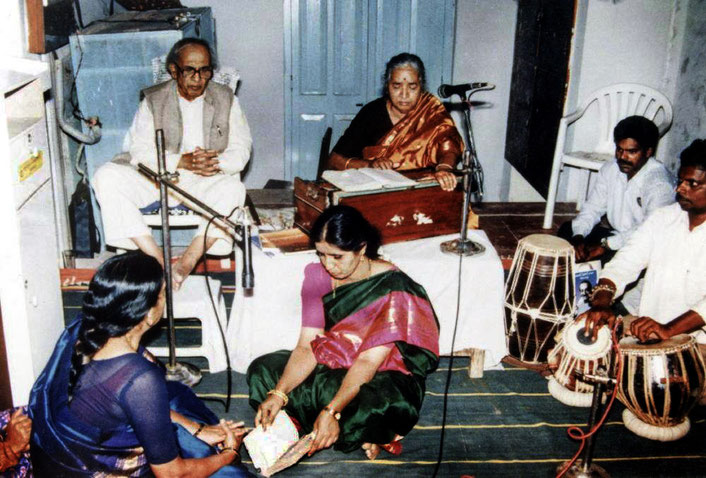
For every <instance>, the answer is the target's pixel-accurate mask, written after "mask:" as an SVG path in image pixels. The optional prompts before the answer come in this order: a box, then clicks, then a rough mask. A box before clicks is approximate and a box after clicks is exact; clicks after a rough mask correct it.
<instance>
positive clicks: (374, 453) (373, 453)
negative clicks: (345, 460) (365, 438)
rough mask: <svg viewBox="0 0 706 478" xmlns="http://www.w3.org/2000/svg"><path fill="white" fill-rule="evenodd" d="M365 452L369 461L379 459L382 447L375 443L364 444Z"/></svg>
mask: <svg viewBox="0 0 706 478" xmlns="http://www.w3.org/2000/svg"><path fill="white" fill-rule="evenodd" d="M362 448H363V451H365V456H367V457H368V460H374V459H375V458H377V457H378V455H379V454H380V450H382V448H380V445H376V444H375V443H363V446H362Z"/></svg>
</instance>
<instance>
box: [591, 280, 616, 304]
mask: <svg viewBox="0 0 706 478" xmlns="http://www.w3.org/2000/svg"><path fill="white" fill-rule="evenodd" d="M602 290H604V291H606V292H610V294H611V297H610V304H611V305H613V303H614V302H615V292H616V290H615V288H614V287H612V286H609V285H608V284H598V285H597V286H595V287H594V288H593V292H591V304H593V301H594V300H596V294H598V293H599V292H600V291H602Z"/></svg>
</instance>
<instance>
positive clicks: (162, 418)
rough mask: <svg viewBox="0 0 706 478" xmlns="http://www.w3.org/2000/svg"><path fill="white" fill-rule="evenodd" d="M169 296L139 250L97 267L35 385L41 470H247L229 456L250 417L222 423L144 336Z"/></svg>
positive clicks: (192, 473)
mask: <svg viewBox="0 0 706 478" xmlns="http://www.w3.org/2000/svg"><path fill="white" fill-rule="evenodd" d="M164 302H165V292H164V275H163V271H162V267H161V266H160V264H159V263H158V262H157V260H156V259H154V258H152V257H150V256H147V255H145V254H143V253H141V252H131V253H128V254H123V255H119V256H115V257H113V258H111V259H109V260H107V261H106V262H105V263H103V265H101V266H100V267H99V268H98V270H97V271H96V274H95V276H94V278H93V279H92V280H91V283H90V285H89V288H88V292H87V293H86V295H85V297H84V302H83V309H82V314H81V317H79V318H78V319H77V320H76V321H74V322H73V323H72V324H71V325H69V326H68V327H67V328H66V330H65V331H64V333H63V334H62V336H61V338H60V339H59V342H58V343H57V345H56V348H55V349H54V353H53V354H52V356H51V358H50V359H49V363H48V364H47V366H46V368H45V369H44V371H43V372H42V374H41V375H40V376H39V378H38V379H37V382H36V383H35V384H34V387H33V389H32V393H31V396H30V405H29V407H30V415H31V417H32V419H33V421H34V426H33V429H32V439H31V453H32V462H33V466H34V473H35V476H40V477H41V476H51V477H61V476H71V477H74V476H108V475H109V476H157V477H158V478H161V477H186V476H189V477H197V476H198V477H205V476H228V477H232V476H238V477H239V476H249V474H248V473H247V471H245V469H243V468H242V467H241V466H239V465H238V466H233V465H231V463H233V462H236V461H238V460H239V455H238V447H239V446H240V443H241V441H242V436H243V434H244V428H243V427H242V423H233V422H231V421H224V420H221V421H220V422H219V421H218V418H217V417H216V416H215V415H214V414H213V413H212V412H211V411H210V410H208V408H206V407H205V406H204V405H203V403H202V402H201V401H200V400H199V399H198V398H197V397H196V395H195V394H194V393H193V392H192V391H191V390H190V389H189V388H187V387H185V386H183V385H181V384H179V383H174V382H167V381H166V380H165V378H164V371H163V369H162V368H160V366H159V365H158V364H157V363H155V361H154V359H153V358H152V357H151V355H149V353H147V352H146V351H145V350H144V348H142V347H141V346H140V345H139V343H140V339H141V338H142V336H143V334H144V333H145V332H147V331H148V330H149V329H150V328H151V327H152V326H154V325H155V324H156V323H157V322H159V320H160V319H161V317H162V311H163V309H164ZM217 446H218V447H220V452H219V453H217V448H216V447H217Z"/></svg>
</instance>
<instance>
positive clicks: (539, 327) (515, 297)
mask: <svg viewBox="0 0 706 478" xmlns="http://www.w3.org/2000/svg"><path fill="white" fill-rule="evenodd" d="M573 277H574V250H573V248H572V247H571V244H569V243H568V242H567V241H565V240H563V239H560V238H558V237H555V236H550V235H548V234H532V235H530V236H527V237H525V238H523V239H521V240H520V242H519V243H518V244H517V250H516V251H515V257H514V258H513V261H512V267H511V268H510V274H509V276H508V280H507V284H505V336H506V339H507V347H508V352H509V353H510V355H512V356H513V357H515V358H517V359H519V360H521V361H523V362H527V363H533V364H538V363H543V362H546V361H547V352H548V351H549V350H550V349H551V348H553V347H554V344H555V341H554V336H555V335H556V333H557V331H558V330H559V328H560V327H561V326H562V325H563V324H564V323H565V322H566V321H567V320H569V319H570V318H571V317H572V315H573V311H574V283H573Z"/></svg>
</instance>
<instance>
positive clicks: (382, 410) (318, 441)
mask: <svg viewBox="0 0 706 478" xmlns="http://www.w3.org/2000/svg"><path fill="white" fill-rule="evenodd" d="M311 240H312V242H313V243H314V246H315V247H316V252H317V254H318V256H319V259H320V263H315V264H309V265H308V266H307V267H306V269H305V272H304V282H303V285H302V328H301V333H300V336H299V341H298V343H297V346H296V348H295V349H294V351H292V352H289V351H278V352H274V353H271V354H267V355H265V356H262V357H259V358H258V359H256V360H255V361H254V362H253V363H252V364H251V365H250V367H249V369H248V375H247V378H248V384H249V387H250V404H251V405H252V406H253V408H255V409H256V410H257V415H256V417H255V424H256V425H259V424H262V425H263V427H265V428H266V427H267V426H269V425H270V424H271V423H272V421H273V420H274V417H275V415H277V413H278V412H279V411H280V409H282V408H284V409H285V410H286V411H287V413H288V414H289V415H290V416H291V417H292V418H294V419H295V420H296V421H297V422H298V423H299V425H300V426H301V428H302V430H303V432H305V433H309V432H310V431H312V430H313V431H314V432H316V438H315V439H314V442H313V445H312V448H311V451H310V454H311V453H314V452H315V451H318V450H321V449H323V448H328V447H330V446H331V445H333V446H334V448H335V449H337V450H341V451H344V452H350V451H353V450H355V449H357V448H361V447H362V448H363V449H364V450H365V453H366V455H367V456H368V458H370V459H375V457H377V455H378V454H379V452H380V450H381V448H382V449H385V450H388V451H390V452H392V453H399V452H401V444H400V442H399V439H400V438H401V437H403V436H404V435H406V434H407V433H408V432H409V431H410V430H411V429H412V428H413V427H414V425H415V424H416V423H417V420H418V419H419V410H420V408H421V406H422V400H423V398H424V391H425V380H426V376H427V375H428V374H429V373H431V372H433V371H434V370H435V369H436V367H437V364H438V360H439V359H438V355H439V325H438V321H437V319H436V316H435V314H434V310H433V309H432V306H431V303H430V302H429V299H428V297H427V295H426V292H425V291H424V289H423V288H422V287H421V286H420V285H419V284H417V283H415V282H414V281H413V280H412V279H410V278H409V277H408V276H407V275H406V274H404V273H403V272H402V271H400V270H399V269H397V267H395V265H394V264H391V263H390V262H387V261H385V260H383V259H381V258H380V257H379V256H378V247H379V245H380V236H379V234H378V232H377V231H376V230H375V229H374V228H373V227H372V226H371V225H370V224H369V223H368V222H367V221H366V220H365V218H363V216H362V215H361V214H360V212H358V211H357V210H355V209H353V208H351V207H348V206H334V207H331V208H329V209H327V210H326V211H324V213H323V214H321V216H319V218H318V219H317V221H316V222H315V224H314V226H313V227H312V231H311Z"/></svg>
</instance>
